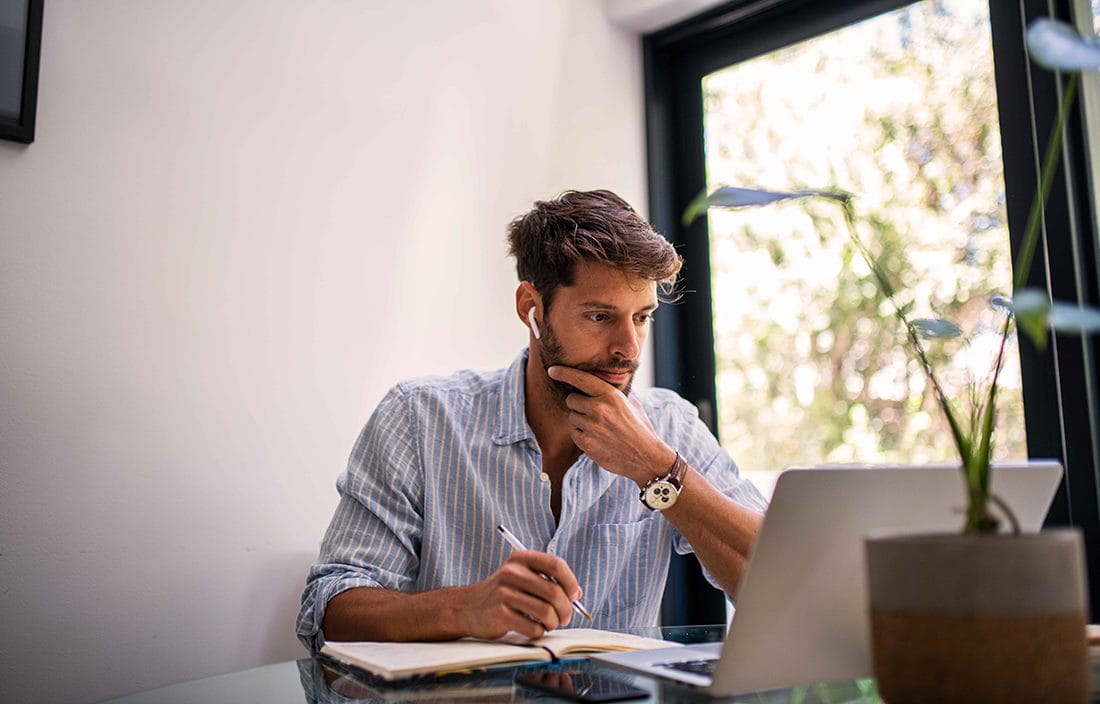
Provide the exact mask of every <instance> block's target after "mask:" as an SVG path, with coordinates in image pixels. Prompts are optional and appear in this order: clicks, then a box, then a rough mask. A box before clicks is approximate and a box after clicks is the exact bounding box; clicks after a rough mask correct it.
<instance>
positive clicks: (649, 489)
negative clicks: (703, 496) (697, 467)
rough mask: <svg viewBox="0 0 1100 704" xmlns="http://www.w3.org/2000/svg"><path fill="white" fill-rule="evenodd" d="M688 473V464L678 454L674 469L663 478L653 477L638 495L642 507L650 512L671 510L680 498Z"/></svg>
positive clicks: (673, 465)
mask: <svg viewBox="0 0 1100 704" xmlns="http://www.w3.org/2000/svg"><path fill="white" fill-rule="evenodd" d="M686 471H687V462H684V458H683V457H680V453H679V452H677V453H676V461H675V462H673V463H672V469H670V470H668V474H666V475H665V476H663V477H653V478H652V479H650V480H649V481H648V482H646V485H645V486H643V487H642V490H641V491H640V492H639V493H638V498H639V499H641V500H642V505H643V506H645V507H646V508H648V509H649V510H651V511H653V510H657V511H664V510H665V509H666V508H671V507H672V505H673V504H674V503H676V499H678V498H679V497H680V487H681V486H683V483H684V473H685V472H686Z"/></svg>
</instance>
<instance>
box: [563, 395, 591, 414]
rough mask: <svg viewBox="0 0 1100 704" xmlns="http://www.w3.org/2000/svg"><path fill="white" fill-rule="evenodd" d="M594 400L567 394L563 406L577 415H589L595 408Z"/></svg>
mask: <svg viewBox="0 0 1100 704" xmlns="http://www.w3.org/2000/svg"><path fill="white" fill-rule="evenodd" d="M596 403H597V401H596V399H594V398H592V397H591V396H585V395H584V394H569V395H568V396H566V397H565V406H566V407H567V408H568V409H569V410H571V411H576V412H577V413H589V412H591V411H592V409H593V408H595V406H596Z"/></svg>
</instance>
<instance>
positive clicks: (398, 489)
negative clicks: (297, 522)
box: [298, 191, 765, 648]
mask: <svg viewBox="0 0 1100 704" xmlns="http://www.w3.org/2000/svg"><path fill="white" fill-rule="evenodd" d="M508 240H509V245H510V252H511V254H512V255H513V256H514V257H515V258H516V270H517V273H518V275H519V279H520V284H519V286H518V288H517V289H516V315H517V317H518V318H519V320H520V321H521V322H522V323H523V324H525V325H527V326H528V327H529V343H530V344H529V349H528V350H524V351H523V352H522V353H521V354H520V356H519V357H518V358H517V359H516V360H515V361H514V362H513V363H512V365H511V366H510V367H509V368H507V369H504V370H499V371H497V372H493V373H487V374H479V373H474V372H468V371H466V372H459V373H457V374H455V375H454V376H451V377H448V378H430V379H417V380H411V381H406V382H403V383H401V384H398V385H397V386H396V387H394V388H393V389H392V390H391V391H390V392H389V393H388V394H387V395H386V397H385V398H384V399H383V400H382V402H381V403H380V404H379V406H378V408H377V409H376V410H375V412H374V414H373V415H372V417H371V419H370V421H369V422H368V423H367V425H366V427H365V428H364V430H363V433H362V434H361V435H360V437H359V440H358V442H357V443H356V445H355V447H354V449H353V450H352V453H351V459H350V461H349V463H348V469H347V471H346V472H345V473H344V474H343V475H341V477H340V479H339V480H338V482H337V489H338V491H339V493H340V504H339V506H338V508H337V509H336V514H335V515H334V516H333V519H332V523H331V525H330V526H329V528H328V531H327V533H326V534H325V538H324V542H323V544H322V546H321V554H320V557H319V560H318V562H317V564H315V565H314V566H313V568H312V569H311V571H310V574H309V579H308V584H307V587H306V590H305V592H304V593H303V595H302V608H301V612H300V614H299V618H298V635H299V637H300V638H301V639H302V640H303V642H305V643H306V644H307V645H308V646H310V647H312V648H318V647H320V645H321V643H322V639H323V638H328V639H330V640H395V641H396V640H441V639H450V638H458V637H462V636H475V637H480V638H495V637H498V636H501V635H503V634H505V633H507V632H508V631H515V632H518V633H521V634H523V635H526V636H531V637H538V636H541V635H542V634H543V633H544V632H546V631H549V630H552V629H554V628H558V627H560V626H564V625H566V624H571V625H579V624H577V623H576V622H577V620H578V619H577V617H576V616H575V615H574V614H573V611H572V609H571V606H572V603H573V602H575V601H577V600H578V599H580V598H581V596H582V594H583V595H584V598H583V603H584V605H585V606H586V607H587V608H588V609H589V610H590V612H591V614H592V617H593V623H592V624H587V623H584V625H592V626H594V627H597V628H623V627H633V626H653V625H656V623H657V617H658V612H659V608H660V601H661V596H662V591H663V588H664V582H665V577H666V575H667V572H668V564H669V558H670V550H671V549H673V548H675V549H676V550H677V551H678V552H680V553H686V552H690V551H692V550H693V551H694V552H695V553H696V554H697V555H698V557H699V558H700V560H701V562H702V564H703V566H704V568H705V571H706V573H707V576H708V578H709V579H710V580H711V581H712V582H713V583H715V584H716V585H717V586H720V587H721V588H722V589H723V590H725V592H726V593H727V594H733V593H734V591H735V588H736V586H737V584H738V582H739V580H740V578H741V574H742V571H743V569H744V567H745V564H746V560H747V555H748V552H749V550H750V548H751V547H752V544H753V539H754V537H755V535H756V533H757V531H758V529H759V527H760V522H761V515H760V511H762V510H763V509H764V506H765V504H764V500H763V498H762V497H761V496H760V494H759V492H757V491H756V489H755V488H754V487H753V486H752V484H751V483H749V482H748V481H746V480H743V479H740V478H739V477H738V472H737V468H736V466H735V465H734V463H733V461H732V460H731V459H730V458H729V456H728V455H727V454H726V453H725V452H724V451H723V450H722V449H721V448H719V446H718V444H717V442H716V441H715V440H714V438H713V436H712V435H711V434H710V433H709V432H708V430H707V429H706V426H704V425H703V424H702V423H701V422H700V420H699V418H698V415H697V413H696V411H695V408H694V406H692V405H691V404H690V403H688V402H686V401H685V400H683V399H682V398H680V397H679V396H677V395H676V394H674V393H672V392H670V391H667V390H663V389H648V390H645V391H632V390H631V382H632V381H633V377H634V373H635V371H636V370H637V368H638V357H639V355H640V354H641V351H642V346H643V344H644V342H645V339H646V336H647V335H648V333H649V328H650V325H651V324H652V320H653V312H654V310H656V308H657V305H658V295H657V293H658V286H661V287H662V290H665V291H667V290H671V287H672V286H673V284H674V283H675V278H676V275H677V273H678V272H679V270H680V266H681V260H680V257H679V256H678V255H677V254H676V252H675V250H673V248H672V245H671V244H669V243H668V241H667V240H665V239H664V238H663V237H662V236H661V235H659V234H657V233H656V232H655V231H653V229H652V228H651V227H650V226H649V225H648V224H647V223H646V222H645V221H644V220H643V219H642V218H641V217H639V216H638V214H637V213H635V212H634V210H633V209H631V207H630V206H629V205H627V203H626V202H624V201H623V200H622V199H621V198H619V197H618V196H616V195H615V194H613V193H610V192H608V191H592V192H583V193H582V192H575V191H570V192H567V193H565V194H563V195H562V196H560V197H559V198H558V199H556V200H553V201H548V202H538V203H536V204H535V207H534V209H533V210H531V212H529V213H527V214H526V215H524V216H522V217H520V218H517V219H516V220H515V221H513V222H512V223H511V225H510V226H509V232H508ZM498 524H503V525H505V526H506V527H508V528H509V529H511V531H512V532H513V533H515V534H516V535H517V536H518V537H519V539H520V540H522V541H523V542H524V543H525V544H526V546H527V547H529V548H532V549H531V550H515V551H513V549H512V548H511V547H510V546H509V545H508V544H507V543H506V542H505V541H504V540H503V539H502V538H501V536H500V535H499V534H498V533H497V530H496V527H497V525H498ZM547 577H549V578H550V579H547ZM322 633H323V635H322Z"/></svg>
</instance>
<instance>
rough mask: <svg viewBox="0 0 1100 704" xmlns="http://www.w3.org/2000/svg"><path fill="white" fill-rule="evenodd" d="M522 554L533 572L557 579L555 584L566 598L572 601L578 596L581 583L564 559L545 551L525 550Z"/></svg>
mask: <svg viewBox="0 0 1100 704" xmlns="http://www.w3.org/2000/svg"><path fill="white" fill-rule="evenodd" d="M513 554H517V555H518V554H522V555H523V560H524V562H525V563H526V564H527V565H529V566H530V567H531V569H532V570H534V571H535V572H539V573H542V574H544V575H546V576H548V577H553V578H554V579H555V580H557V585H555V586H557V587H558V588H560V589H561V590H562V593H563V594H564V595H565V597H566V599H567V600H568V601H569V602H570V603H572V601H573V599H578V598H580V593H581V585H580V584H579V583H578V582H577V576H576V575H575V574H573V570H571V569H570V568H569V565H568V564H567V563H566V562H565V560H563V559H561V558H560V557H556V556H554V555H550V554H548V553H545V552H535V551H533V550H529V551H526V552H524V553H513Z"/></svg>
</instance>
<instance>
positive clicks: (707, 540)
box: [664, 467, 764, 595]
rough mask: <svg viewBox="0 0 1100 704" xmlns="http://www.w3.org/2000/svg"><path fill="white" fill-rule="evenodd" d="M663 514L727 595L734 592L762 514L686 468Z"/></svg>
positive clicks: (761, 520) (746, 561) (741, 575)
mask: <svg viewBox="0 0 1100 704" xmlns="http://www.w3.org/2000/svg"><path fill="white" fill-rule="evenodd" d="M664 516H665V518H667V519H668V520H669V521H670V522H671V523H672V525H674V526H675V527H676V529H677V530H678V531H680V534H681V535H683V536H684V538H685V539H686V540H687V541H688V543H690V544H691V547H692V549H693V550H694V551H695V554H696V555H697V556H698V557H699V560H700V561H701V562H702V563H703V566H704V567H706V568H707V571H708V572H710V573H711V575H713V576H714V578H715V579H716V580H717V581H718V583H719V584H720V585H722V589H723V590H724V591H725V592H726V593H727V594H729V595H733V594H735V593H736V591H737V587H738V585H739V584H740V583H741V578H742V577H743V576H744V572H745V567H746V566H747V565H748V559H749V553H750V552H751V551H752V546H753V544H754V543H755V541H756V535H757V533H758V532H759V531H760V525H761V523H762V522H763V520H764V517H763V516H762V515H761V514H759V513H757V512H756V511H753V510H751V509H748V508H745V507H744V506H741V505H740V504H738V503H737V502H736V501H734V500H733V499H731V498H729V497H728V496H726V495H725V494H723V493H722V492H720V491H718V490H717V489H715V488H714V486H713V485H712V484H711V483H710V482H709V481H707V479H706V477H704V476H703V475H701V474H699V473H698V472H696V471H695V470H694V469H692V468H691V467H688V469H687V473H686V475H685V477H684V481H683V487H682V488H681V491H680V497H679V499H678V500H677V501H676V504H675V505H673V506H672V507H671V508H669V509H667V510H665V511H664Z"/></svg>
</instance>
